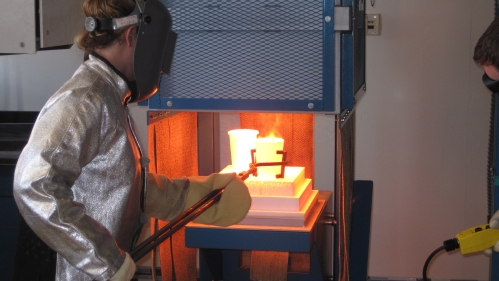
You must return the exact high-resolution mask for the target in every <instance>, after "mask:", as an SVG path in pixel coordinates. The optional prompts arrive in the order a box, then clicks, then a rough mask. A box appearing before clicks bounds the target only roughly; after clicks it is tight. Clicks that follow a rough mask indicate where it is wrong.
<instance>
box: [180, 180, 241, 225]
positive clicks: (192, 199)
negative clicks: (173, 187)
mask: <svg viewBox="0 0 499 281" xmlns="http://www.w3.org/2000/svg"><path fill="white" fill-rule="evenodd" d="M188 181H189V191H188V193H187V199H186V202H185V207H184V210H187V209H188V208H190V207H191V206H192V205H194V204H195V203H196V202H198V201H199V200H201V199H202V198H203V197H205V196H206V195H208V193H210V192H211V191H213V190H215V189H220V188H222V187H224V186H225V191H224V192H223V193H222V197H221V198H220V201H219V202H218V203H216V204H214V205H212V206H211V207H210V208H208V209H207V210H206V211H205V212H203V213H202V214H201V215H200V216H199V217H197V218H196V219H194V222H198V223H204V224H213V225H218V226H228V225H231V224H235V223H238V222H240V221H241V220H242V219H243V218H244V217H245V216H246V214H247V213H248V210H249V208H250V207H251V196H250V194H249V191H248V187H247V186H246V185H245V184H244V182H243V181H242V180H241V179H239V178H238V177H237V176H236V174H235V173H230V174H217V173H214V174H211V175H209V176H207V177H201V176H199V177H189V178H188Z"/></svg>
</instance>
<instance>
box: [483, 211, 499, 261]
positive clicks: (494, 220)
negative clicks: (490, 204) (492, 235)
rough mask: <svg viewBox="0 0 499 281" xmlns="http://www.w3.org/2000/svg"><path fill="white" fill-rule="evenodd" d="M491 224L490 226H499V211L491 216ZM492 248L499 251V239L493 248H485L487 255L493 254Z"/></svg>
mask: <svg viewBox="0 0 499 281" xmlns="http://www.w3.org/2000/svg"><path fill="white" fill-rule="evenodd" d="M489 226H490V228H499V211H497V212H496V213H495V214H494V215H493V216H492V217H491V218H490V221H489ZM492 250H494V251H495V252H499V241H497V243H496V245H495V246H494V247H493V248H491V249H487V250H485V254H486V255H491V254H492Z"/></svg>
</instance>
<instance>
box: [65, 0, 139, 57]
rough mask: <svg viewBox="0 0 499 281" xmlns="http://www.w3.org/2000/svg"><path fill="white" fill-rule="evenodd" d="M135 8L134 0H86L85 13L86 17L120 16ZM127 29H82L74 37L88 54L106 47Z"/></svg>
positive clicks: (76, 42)
mask: <svg viewBox="0 0 499 281" xmlns="http://www.w3.org/2000/svg"><path fill="white" fill-rule="evenodd" d="M134 9H135V2H134V1H133V0H85V2H84V3H83V13H84V14H85V16H86V17H94V18H120V17H125V16H128V15H130V14H131V13H132V12H133V10H134ZM124 31H125V29H122V30H119V29H118V30H103V31H92V32H89V31H87V30H86V29H85V30H83V31H81V32H80V33H79V34H78V35H77V36H76V37H75V39H74V41H75V44H76V45H77V46H78V48H80V49H82V50H83V51H84V52H85V53H87V54H88V52H89V51H91V50H94V49H99V48H103V47H106V46H107V45H109V44H110V43H111V42H113V41H114V40H116V39H117V38H119V37H120V36H121V34H122V33H123V32H124Z"/></svg>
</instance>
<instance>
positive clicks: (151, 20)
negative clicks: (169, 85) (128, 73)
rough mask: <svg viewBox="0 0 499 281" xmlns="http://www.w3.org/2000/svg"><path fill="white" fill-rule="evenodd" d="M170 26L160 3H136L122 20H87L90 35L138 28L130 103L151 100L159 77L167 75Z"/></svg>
mask: <svg viewBox="0 0 499 281" xmlns="http://www.w3.org/2000/svg"><path fill="white" fill-rule="evenodd" d="M172 25H173V20H172V17H171V15H170V12H169V11H168V9H167V8H166V6H165V5H164V4H163V3H161V2H160V1H159V0H147V1H146V2H144V0H135V9H134V10H133V12H132V13H131V14H130V15H128V16H125V17H121V18H93V17H87V18H86V20H85V28H86V29H87V30H88V31H89V32H92V31H97V30H118V29H124V28H127V27H129V26H138V27H139V30H138V36H137V43H136V45H135V51H134V57H133V70H134V74H135V82H136V85H137V89H136V92H135V93H132V100H131V102H140V101H143V100H146V99H148V98H150V97H152V96H153V95H154V94H155V93H156V91H157V90H158V88H159V80H160V76H161V74H162V73H165V74H170V72H171V65H172V62H173V54H174V50H175V43H176V40H177V34H176V33H175V32H173V31H172ZM132 92H134V91H133V89H132Z"/></svg>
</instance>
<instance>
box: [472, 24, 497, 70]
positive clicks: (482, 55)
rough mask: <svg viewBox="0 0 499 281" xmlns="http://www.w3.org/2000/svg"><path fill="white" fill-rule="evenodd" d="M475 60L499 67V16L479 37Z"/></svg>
mask: <svg viewBox="0 0 499 281" xmlns="http://www.w3.org/2000/svg"><path fill="white" fill-rule="evenodd" d="M473 60H474V61H475V62H476V63H477V64H480V65H493V66H495V67H498V68H499V18H495V19H494V21H493V22H492V23H491V24H490V25H489V27H488V28H487V29H486V30H485V32H484V33H483V35H482V36H481V37H480V39H478V42H477V43H476V46H475V53H474V55H473Z"/></svg>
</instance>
